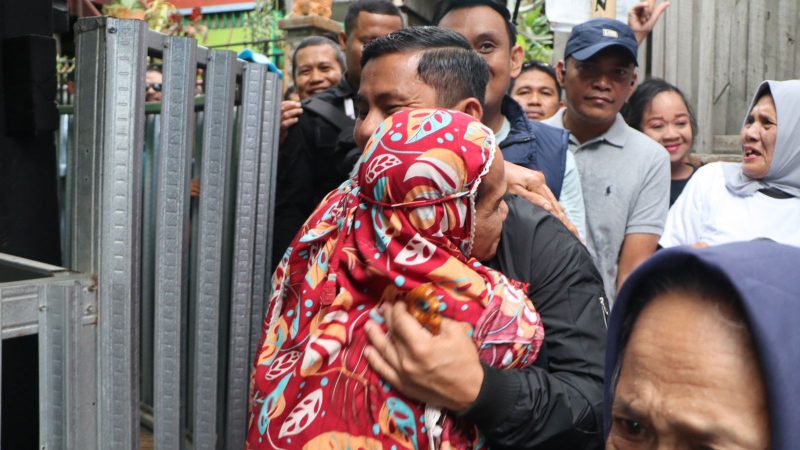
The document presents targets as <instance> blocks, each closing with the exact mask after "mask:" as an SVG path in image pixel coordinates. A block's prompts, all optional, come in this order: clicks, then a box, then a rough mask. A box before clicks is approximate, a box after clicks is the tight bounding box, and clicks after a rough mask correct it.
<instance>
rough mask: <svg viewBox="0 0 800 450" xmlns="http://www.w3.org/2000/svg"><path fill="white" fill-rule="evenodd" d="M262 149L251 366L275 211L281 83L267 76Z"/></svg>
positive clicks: (265, 287) (274, 76) (266, 282)
mask: <svg viewBox="0 0 800 450" xmlns="http://www.w3.org/2000/svg"><path fill="white" fill-rule="evenodd" d="M264 88H265V89H264V104H263V110H264V112H263V114H262V120H263V125H262V127H261V148H260V149H259V158H258V200H257V206H256V211H257V212H256V239H255V261H254V265H253V306H252V309H251V317H252V321H251V323H250V353H249V359H248V361H250V364H252V363H253V361H254V360H255V355H256V352H257V351H258V345H259V344H260V343H261V328H262V324H263V322H264V312H265V306H266V301H267V298H268V297H269V289H270V279H271V276H272V271H273V270H274V267H272V264H271V260H272V221H273V211H274V209H275V207H274V205H275V203H274V198H275V169H276V166H277V163H276V161H277V154H278V133H279V129H280V100H281V80H280V79H279V78H278V75H277V74H275V73H268V74H267V77H266V80H265V84H264Z"/></svg>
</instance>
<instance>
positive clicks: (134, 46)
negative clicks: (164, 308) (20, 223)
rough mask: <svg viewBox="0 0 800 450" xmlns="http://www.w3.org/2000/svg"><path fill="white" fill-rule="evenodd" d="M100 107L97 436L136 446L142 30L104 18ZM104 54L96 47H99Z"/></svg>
mask: <svg viewBox="0 0 800 450" xmlns="http://www.w3.org/2000/svg"><path fill="white" fill-rule="evenodd" d="M102 20H104V21H105V23H106V27H105V28H104V29H99V30H98V31H99V32H105V33H106V47H105V49H104V50H105V52H106V57H107V61H106V72H105V76H106V87H107V89H106V98H105V100H106V102H105V106H106V108H105V111H104V113H105V117H104V123H103V128H104V129H105V132H104V140H103V141H104V142H103V144H104V145H103V155H102V158H103V161H102V164H103V170H102V172H103V182H102V194H101V208H100V210H99V211H100V212H102V214H101V219H100V224H101V228H100V249H101V255H100V265H99V267H98V268H97V273H98V280H99V283H98V294H99V308H100V355H99V358H100V399H99V400H100V412H101V414H100V430H99V433H100V436H101V437H102V439H103V442H104V443H106V444H107V448H110V449H138V448H139V348H138V347H139V300H140V283H139V281H140V276H141V274H140V268H141V266H140V263H141V261H140V257H141V253H140V252H141V248H140V247H141V185H142V151H143V145H144V139H143V129H144V96H143V91H144V74H145V56H146V47H145V31H146V30H147V25H146V23H145V22H141V21H128V20H118V19H111V18H105V19H102ZM101 50H102V49H101Z"/></svg>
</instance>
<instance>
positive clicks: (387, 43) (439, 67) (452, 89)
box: [361, 27, 489, 108]
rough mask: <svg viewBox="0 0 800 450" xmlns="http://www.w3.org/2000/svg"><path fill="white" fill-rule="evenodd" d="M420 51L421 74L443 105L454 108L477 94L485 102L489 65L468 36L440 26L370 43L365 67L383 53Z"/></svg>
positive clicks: (414, 29)
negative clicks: (473, 46) (471, 43)
mask: <svg viewBox="0 0 800 450" xmlns="http://www.w3.org/2000/svg"><path fill="white" fill-rule="evenodd" d="M410 51H420V52H422V56H421V57H420V60H419V64H418V65H417V76H419V78H420V80H422V81H423V82H424V83H425V84H427V85H428V86H431V87H433V88H434V89H435V90H436V95H437V100H438V102H439V106H442V107H445V108H448V107H452V106H453V105H455V104H456V103H458V102H459V101H461V100H464V99H466V98H469V97H475V98H477V99H478V100H479V101H480V102H481V105H483V102H484V98H485V96H486V84H487V83H488V82H489V66H488V65H487V64H486V62H485V61H484V60H483V58H481V57H480V55H478V54H477V53H476V52H475V50H473V49H472V46H471V45H470V44H469V42H467V40H466V39H465V38H464V36H461V35H460V34H458V33H456V32H455V31H452V30H447V29H445V28H439V27H411V28H404V29H402V30H399V31H395V32H394V33H391V34H389V35H387V36H384V37H382V38H379V39H375V40H374V41H372V42H370V43H368V44H367V45H365V46H364V50H363V52H362V54H361V67H366V65H367V63H368V62H369V61H370V60H372V59H375V58H377V57H380V56H384V55H389V54H395V53H403V52H410Z"/></svg>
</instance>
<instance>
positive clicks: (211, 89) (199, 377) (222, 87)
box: [192, 50, 237, 450]
mask: <svg viewBox="0 0 800 450" xmlns="http://www.w3.org/2000/svg"><path fill="white" fill-rule="evenodd" d="M235 58H236V56H235V55H234V54H233V53H232V52H226V51H213V50H212V51H209V52H208V60H207V66H206V72H205V74H206V109H205V111H206V112H205V116H204V122H205V123H204V125H205V130H204V132H203V153H202V161H201V176H200V193H201V194H200V211H199V217H198V220H199V222H200V230H199V237H198V257H197V274H196V277H195V282H196V283H197V309H196V323H197V325H196V333H197V334H196V338H195V349H196V352H195V359H194V383H193V384H194V407H195V408H194V423H193V427H192V428H193V430H194V439H193V443H194V447H195V449H197V450H203V449H208V450H214V449H215V448H216V445H217V437H218V435H217V412H218V405H217V396H218V394H219V390H218V386H217V383H218V379H219V377H218V367H217V366H218V364H219V356H218V352H219V336H218V330H219V321H220V299H221V298H222V297H223V289H225V286H223V284H224V283H223V277H222V272H223V248H224V247H223V238H224V231H225V230H224V221H225V215H226V211H227V208H226V204H225V203H226V199H227V183H228V182H229V180H227V178H228V177H227V176H226V174H227V172H228V166H229V164H230V155H231V151H230V150H231V137H232V132H233V130H232V128H233V103H234V88H235V81H236V73H235V72H234V68H235V66H236V65H237V63H236V59H235Z"/></svg>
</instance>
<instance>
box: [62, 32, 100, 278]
mask: <svg viewBox="0 0 800 450" xmlns="http://www.w3.org/2000/svg"><path fill="white" fill-rule="evenodd" d="M101 27H102V28H101ZM104 28H105V21H104V20H103V19H99V18H92V19H81V20H78V22H77V23H76V25H75V35H76V52H75V53H76V59H77V61H79V62H80V63H79V64H78V65H77V67H76V77H75V85H76V86H75V93H76V96H75V119H74V126H75V134H74V135H75V145H74V146H72V150H73V151H71V152H70V153H69V155H68V160H69V163H68V169H67V183H66V191H67V202H66V214H67V217H68V219H67V220H66V224H65V228H66V234H67V241H68V242H69V245H68V249H69V251H68V252H67V253H68V255H69V260H68V263H67V264H68V267H69V268H71V269H73V270H78V271H81V272H87V273H94V272H95V271H96V269H97V253H98V251H99V249H98V245H99V241H100V239H99V234H100V232H99V230H100V224H99V221H100V215H99V214H98V213H97V210H98V208H99V196H100V180H102V172H101V170H100V157H101V155H102V148H103V139H104V132H105V129H104V127H103V120H104V115H103V111H104V105H105V90H106V78H105V76H104V74H105V64H106V53H105V51H104V48H105V43H106V33H105V32H104ZM101 29H102V30H103V31H98V30H101Z"/></svg>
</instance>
